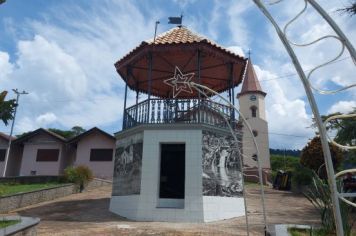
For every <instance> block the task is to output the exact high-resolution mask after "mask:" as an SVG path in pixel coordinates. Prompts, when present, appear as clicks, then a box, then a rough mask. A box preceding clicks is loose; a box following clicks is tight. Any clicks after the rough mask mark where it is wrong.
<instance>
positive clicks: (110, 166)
mask: <svg viewBox="0 0 356 236" xmlns="http://www.w3.org/2000/svg"><path fill="white" fill-rule="evenodd" d="M97 148H110V149H113V158H112V161H90V150H91V149H97ZM114 155H115V140H113V139H110V138H108V137H106V136H105V135H103V134H100V133H97V132H94V133H91V134H89V135H87V136H85V137H83V138H82V139H80V140H79V141H78V144H77V151H76V160H75V162H74V165H86V166H88V167H89V168H90V169H91V170H92V171H93V174H94V176H95V177H98V178H104V179H112V177H113V170H114Z"/></svg>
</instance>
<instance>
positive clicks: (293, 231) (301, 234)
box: [288, 228, 356, 236]
mask: <svg viewBox="0 0 356 236" xmlns="http://www.w3.org/2000/svg"><path fill="white" fill-rule="evenodd" d="M288 232H289V233H290V235H291V236H311V235H312V236H334V235H335V234H327V233H325V231H323V230H322V229H318V230H316V229H314V230H313V232H312V233H311V232H310V229H297V228H289V229H288ZM351 236H356V231H352V233H351Z"/></svg>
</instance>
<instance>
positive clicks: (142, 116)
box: [123, 99, 235, 129]
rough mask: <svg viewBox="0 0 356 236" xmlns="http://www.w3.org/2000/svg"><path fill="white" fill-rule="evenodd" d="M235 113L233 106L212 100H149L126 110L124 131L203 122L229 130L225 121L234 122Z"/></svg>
mask: <svg viewBox="0 0 356 236" xmlns="http://www.w3.org/2000/svg"><path fill="white" fill-rule="evenodd" d="M234 114H235V113H234V110H233V109H231V108H230V107H228V106H226V105H223V104H220V103H217V102H212V101H209V100H203V99H202V100H199V99H147V100H145V101H142V102H140V103H138V104H137V105H133V106H131V107H129V108H127V109H126V110H125V111H124V117H123V119H124V122H123V129H129V128H132V127H135V126H137V125H140V124H168V123H193V124H194V123H203V124H209V125H214V126H218V127H223V128H227V125H226V122H225V118H226V119H227V120H229V121H234V118H235V115H234ZM224 117H225V118H224ZM234 123H235V122H234Z"/></svg>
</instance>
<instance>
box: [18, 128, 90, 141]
mask: <svg viewBox="0 0 356 236" xmlns="http://www.w3.org/2000/svg"><path fill="white" fill-rule="evenodd" d="M48 130H49V131H51V132H53V133H55V134H58V135H60V136H62V137H63V138H66V139H70V138H74V137H75V136H77V135H79V134H81V133H84V132H85V131H86V129H84V128H82V127H80V126H74V127H73V128H72V129H70V130H61V129H56V128H49V129H48ZM31 132H32V131H30V132H25V133H22V134H19V135H16V137H17V138H20V137H22V136H24V135H26V134H29V133H31Z"/></svg>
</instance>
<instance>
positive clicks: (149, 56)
mask: <svg viewBox="0 0 356 236" xmlns="http://www.w3.org/2000/svg"><path fill="white" fill-rule="evenodd" d="M151 90H152V52H149V53H148V89H147V91H148V107H147V114H146V117H147V119H146V120H147V122H148V123H149V122H150V111H151V109H150V108H151Z"/></svg>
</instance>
